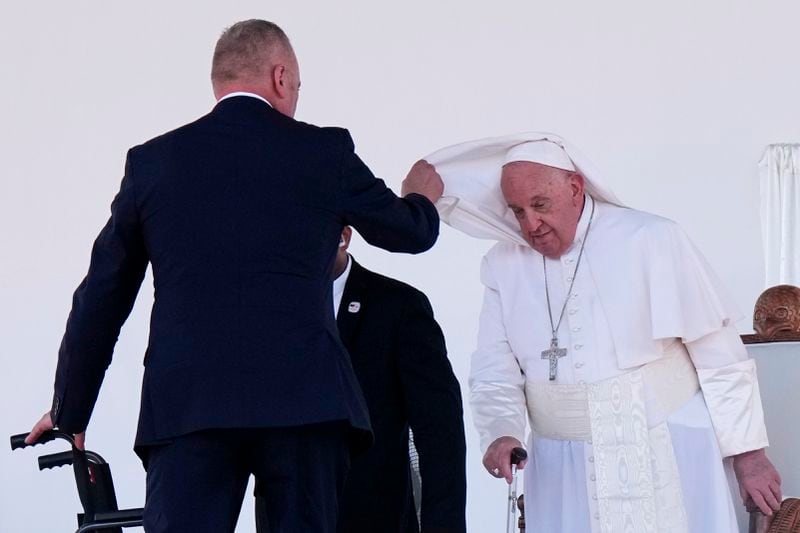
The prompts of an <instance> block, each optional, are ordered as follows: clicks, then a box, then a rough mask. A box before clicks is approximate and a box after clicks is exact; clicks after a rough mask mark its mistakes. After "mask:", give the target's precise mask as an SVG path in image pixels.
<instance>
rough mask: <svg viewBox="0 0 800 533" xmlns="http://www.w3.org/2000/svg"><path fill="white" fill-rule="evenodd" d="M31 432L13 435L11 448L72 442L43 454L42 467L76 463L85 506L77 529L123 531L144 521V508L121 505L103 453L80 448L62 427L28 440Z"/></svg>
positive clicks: (78, 483) (109, 531)
mask: <svg viewBox="0 0 800 533" xmlns="http://www.w3.org/2000/svg"><path fill="white" fill-rule="evenodd" d="M27 436H28V433H23V434H21V435H13V436H12V437H11V449H12V450H16V449H18V448H27V447H29V446H36V445H37V444H45V443H47V442H51V441H54V440H56V439H62V440H65V441H67V442H69V444H70V447H71V449H70V450H68V451H65V452H61V453H53V454H50V455H42V456H41V457H39V470H45V469H47V468H55V467H59V466H66V465H72V469H73V471H74V472H75V483H76V485H77V486H78V496H79V497H80V500H81V505H82V506H83V513H80V514H78V529H77V530H76V531H77V533H85V532H87V531H98V532H100V533H122V528H124V527H137V526H141V525H142V511H143V509H124V510H120V509H119V507H117V495H116V493H115V492H114V481H113V480H112V478H111V468H110V466H109V464H108V463H107V462H106V461H105V460H104V459H103V458H102V457H100V456H99V455H98V454H96V453H94V452H91V451H89V450H86V451H84V450H79V449H78V448H76V447H75V439H74V438H73V437H72V435H69V434H67V433H62V432H60V431H45V432H44V433H43V434H42V435H41V436H40V437H39V439H38V440H37V441H36V442H35V443H33V444H25V438H26V437H27Z"/></svg>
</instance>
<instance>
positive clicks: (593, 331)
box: [426, 133, 781, 533]
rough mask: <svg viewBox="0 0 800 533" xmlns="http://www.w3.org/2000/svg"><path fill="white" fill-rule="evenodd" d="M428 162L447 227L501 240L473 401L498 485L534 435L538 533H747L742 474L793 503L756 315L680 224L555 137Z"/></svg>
mask: <svg viewBox="0 0 800 533" xmlns="http://www.w3.org/2000/svg"><path fill="white" fill-rule="evenodd" d="M426 159H427V160H428V161H429V162H430V163H432V164H433V165H434V166H435V167H436V169H437V171H438V172H439V174H440V175H441V176H442V179H443V181H444V186H445V188H444V196H443V198H442V199H441V200H440V201H439V203H438V204H437V207H438V208H439V210H440V213H441V215H442V219H443V220H444V221H445V222H447V223H449V224H451V225H452V226H454V227H456V228H458V229H461V230H462V231H465V232H467V233H469V234H471V235H473V236H476V237H482V238H492V239H496V240H498V241H499V242H498V243H497V244H496V245H495V246H494V247H493V248H492V249H491V250H490V251H489V252H488V253H487V254H486V256H485V257H484V259H483V264H482V265H481V281H482V283H483V284H484V286H485V296H484V302H483V308H482V311H481V316H480V327H479V333H478V346H477V349H476V351H475V353H474V355H473V360H472V369H471V376H470V388H471V405H472V411H473V414H474V420H475V424H476V426H477V429H478V431H479V433H480V437H481V447H482V450H483V451H484V452H485V455H484V465H485V466H486V468H487V470H488V471H489V472H490V473H492V474H493V475H495V476H496V477H506V478H507V479H510V468H509V466H508V463H509V454H510V452H511V450H512V449H513V448H514V447H515V446H521V445H522V443H523V442H525V434H526V427H529V428H530V436H529V438H528V439H527V446H526V448H527V450H528V456H529V458H528V461H527V464H526V465H525V469H524V473H525V476H524V487H525V514H526V523H527V526H528V528H529V529H530V530H531V531H535V532H536V533H562V532H564V533H572V532H575V533H579V532H592V533H617V532H632V533H645V532H674V533H685V532H692V533H701V532H702V533H708V532H716V533H728V532H735V531H737V526H736V520H735V515H734V503H733V498H732V495H731V492H730V489H729V484H728V480H727V476H726V471H725V470H726V468H729V467H730V466H731V465H732V467H733V469H734V470H735V472H736V475H737V477H738V479H739V485H740V491H741V496H742V498H743V499H748V498H752V500H753V501H754V502H755V503H756V504H757V505H758V506H759V507H761V508H762V509H763V510H764V512H765V513H768V514H769V513H771V512H772V510H773V509H777V508H778V505H779V502H780V499H781V495H780V478H779V476H778V474H777V472H775V470H774V468H773V467H772V465H771V464H770V463H769V461H768V459H767V458H766V456H765V454H764V452H763V449H764V448H765V447H766V446H767V444H768V443H767V435H766V429H765V427H764V420H763V413H762V408H761V400H760V395H759V390H758V380H757V377H756V369H755V365H754V363H753V362H752V361H751V360H750V359H749V358H748V356H747V353H746V351H745V348H744V346H743V345H742V343H741V341H740V339H739V336H738V334H737V332H736V330H735V329H734V327H733V323H734V322H735V321H736V320H737V319H738V318H739V314H738V313H737V311H736V309H735V306H734V305H733V304H732V303H731V302H730V301H729V299H728V298H727V296H726V294H725V291H724V290H723V289H722V287H720V284H719V282H718V281H717V279H716V277H715V275H714V274H713V272H712V271H711V269H710V268H709V266H708V265H707V263H706V261H705V260H704V258H703V257H702V255H701V254H700V253H699V252H698V251H697V249H696V248H695V247H694V246H693V244H692V243H691V242H690V240H689V239H688V237H687V236H686V234H685V233H684V232H683V231H682V230H681V229H680V228H679V227H678V226H677V225H676V224H675V223H674V222H672V221H670V220H667V219H664V218H661V217H658V216H655V215H652V214H649V213H645V212H642V211H637V210H634V209H630V208H628V207H625V206H623V205H622V204H621V203H620V202H619V200H618V199H617V198H616V196H614V194H613V193H612V192H611V191H610V190H609V189H608V188H607V187H606V186H605V185H604V184H603V183H602V181H601V180H600V178H599V176H598V175H597V172H596V171H595V170H594V169H593V168H592V166H591V164H590V163H589V162H588V161H586V160H585V158H583V157H582V156H581V155H580V154H579V153H578V152H577V151H575V150H574V149H573V148H572V147H571V146H569V145H568V143H566V142H565V141H564V140H563V139H561V138H560V137H558V136H555V135H549V134H535V133H534V134H522V135H517V136H511V137H503V138H496V139H488V140H483V141H476V142H472V143H465V144H461V145H456V146H453V147H449V148H446V149H444V150H440V151H439V152H436V153H435V154H432V155H431V156H429V157H427V158H426ZM728 457H731V458H733V459H732V461H725V458H728ZM726 465H727V466H726Z"/></svg>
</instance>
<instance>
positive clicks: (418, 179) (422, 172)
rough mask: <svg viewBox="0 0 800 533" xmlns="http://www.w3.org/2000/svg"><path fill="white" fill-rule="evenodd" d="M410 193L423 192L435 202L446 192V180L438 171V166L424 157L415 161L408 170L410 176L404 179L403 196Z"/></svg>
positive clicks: (422, 193)
mask: <svg viewBox="0 0 800 533" xmlns="http://www.w3.org/2000/svg"><path fill="white" fill-rule="evenodd" d="M410 193H417V194H421V195H423V196H425V197H427V198H428V200H430V201H431V203H434V204H435V203H436V201H437V200H438V199H439V198H441V197H442V193H444V182H443V181H442V177H441V176H440V175H439V173H438V172H436V167H434V166H433V165H431V164H430V163H428V162H427V161H425V160H424V159H421V160H419V161H417V162H416V163H414V166H413V167H411V170H409V171H408V176H406V179H404V180H403V192H402V194H403V196H406V195H407V194H410Z"/></svg>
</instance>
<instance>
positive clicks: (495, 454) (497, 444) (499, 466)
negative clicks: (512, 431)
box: [483, 437, 528, 484]
mask: <svg viewBox="0 0 800 533" xmlns="http://www.w3.org/2000/svg"><path fill="white" fill-rule="evenodd" d="M522 447H523V446H522V443H521V442H520V441H518V440H517V439H515V438H514V437H500V438H499V439H497V440H496V441H494V442H493V443H491V444H490V445H489V448H488V449H487V450H486V453H485V454H484V456H483V466H484V468H486V471H487V472H489V473H490V474H491V475H492V476H494V477H497V478H501V477H502V478H505V480H506V482H507V483H509V484H510V483H511V482H512V480H513V478H512V477H511V451H512V450H513V449H514V448H522ZM527 462H528V461H527V460H523V461H521V462H520V463H519V464H518V465H517V469H518V470H522V469H523V468H525V464H526V463H527Z"/></svg>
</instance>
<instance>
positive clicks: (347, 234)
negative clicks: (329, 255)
mask: <svg viewBox="0 0 800 533" xmlns="http://www.w3.org/2000/svg"><path fill="white" fill-rule="evenodd" d="M352 237H353V228H351V227H350V226H345V227H344V229H343V230H342V240H341V242H343V243H344V244H340V245H339V246H340V247H341V248H344V249H345V250H347V249H348V248H349V247H350V239H351V238H352Z"/></svg>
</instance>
